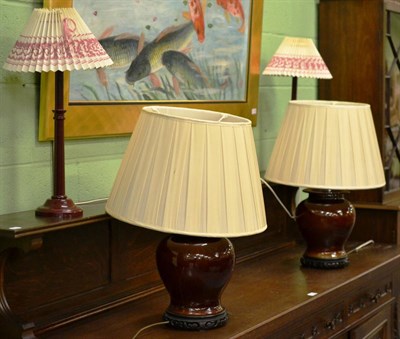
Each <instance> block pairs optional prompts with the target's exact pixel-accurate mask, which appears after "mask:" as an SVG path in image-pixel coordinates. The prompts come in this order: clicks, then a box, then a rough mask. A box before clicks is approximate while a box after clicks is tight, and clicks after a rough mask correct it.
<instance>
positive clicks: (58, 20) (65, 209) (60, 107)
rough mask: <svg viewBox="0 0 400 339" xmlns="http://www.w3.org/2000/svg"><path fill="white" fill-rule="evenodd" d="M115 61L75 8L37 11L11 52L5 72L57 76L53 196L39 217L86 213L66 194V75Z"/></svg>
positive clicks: (69, 215)
mask: <svg viewBox="0 0 400 339" xmlns="http://www.w3.org/2000/svg"><path fill="white" fill-rule="evenodd" d="M111 64H112V60H111V59H110V57H109V56H108V54H107V53H106V52H105V50H104V49H103V47H102V46H101V45H100V43H99V42H98V41H97V40H96V38H95V37H94V35H93V34H92V33H91V32H90V30H89V28H88V27H87V26H86V24H85V23H84V22H83V20H82V18H81V17H80V16H79V14H78V12H77V11H76V10H75V9H74V8H55V9H46V8H37V9H34V10H33V13H32V15H31V17H30V19H29V21H28V23H27V25H26V27H25V28H24V30H23V32H22V34H21V35H20V37H19V39H18V40H17V42H16V43H15V46H14V48H13V49H12V50H11V53H10V54H9V56H8V58H7V60H6V62H5V64H4V68H5V69H6V70H9V71H14V72H50V71H51V72H55V109H54V111H53V112H54V152H53V157H54V158H53V195H52V197H51V198H50V199H48V200H47V201H46V202H45V204H44V205H43V206H41V207H39V208H38V209H37V210H36V215H38V216H46V217H61V218H72V217H78V216H81V215H82V210H81V209H80V208H79V207H77V206H76V205H75V204H74V202H73V201H72V200H71V199H69V198H67V196H66V194H65V168H64V167H65V164H64V119H65V110H64V77H63V72H64V71H72V70H85V69H92V68H99V67H105V66H108V65H111Z"/></svg>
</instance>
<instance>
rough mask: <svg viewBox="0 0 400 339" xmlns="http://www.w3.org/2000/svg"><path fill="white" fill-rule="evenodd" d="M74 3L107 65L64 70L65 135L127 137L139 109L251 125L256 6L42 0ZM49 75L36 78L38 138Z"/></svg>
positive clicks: (44, 125) (49, 106)
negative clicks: (229, 118) (213, 114)
mask: <svg viewBox="0 0 400 339" xmlns="http://www.w3.org/2000/svg"><path fill="white" fill-rule="evenodd" d="M44 6H45V7H52V8H56V7H72V6H74V7H75V8H76V9H77V11H78V12H79V14H80V15H81V16H82V18H83V20H84V21H85V22H86V24H87V25H88V27H89V28H90V30H91V31H92V32H93V33H94V34H95V36H96V37H97V39H98V40H99V41H100V43H101V44H102V46H103V47H104V49H105V50H106V51H107V53H108V54H109V55H110V57H111V59H112V60H113V61H114V64H113V65H112V66H110V67H107V68H104V69H94V70H85V71H72V72H65V76H64V81H65V86H64V88H65V92H66V93H65V95H64V97H65V103H64V104H65V107H66V110H67V113H66V120H65V137H67V138H87V137H104V136H116V135H125V134H130V133H131V132H132V131H133V128H134V126H135V123H136V121H137V118H138V116H139V114H140V111H141V108H142V107H143V106H147V105H169V106H185V107H190V108H199V109H206V110H215V111H221V112H226V113H231V114H235V115H240V116H243V117H246V118H248V119H250V120H251V121H252V122H253V124H255V123H256V116H257V105H258V83H259V73H260V67H259V66H260V44H261V28H262V6H263V1H258V0H233V1H232V0H168V1H165V0H115V1H112V2H110V1H106V0H75V1H72V0H45V1H44ZM53 84H54V73H52V72H49V73H42V75H41V93H40V115H39V140H42V141H43V140H51V139H52V138H53V134H54V126H53V124H54V123H53V112H52V110H53V107H54V85H53Z"/></svg>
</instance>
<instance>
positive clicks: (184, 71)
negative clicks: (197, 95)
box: [162, 51, 208, 92]
mask: <svg viewBox="0 0 400 339" xmlns="http://www.w3.org/2000/svg"><path fill="white" fill-rule="evenodd" d="M162 63H163V65H164V66H165V67H166V68H167V69H168V71H169V72H170V73H171V74H172V75H173V76H174V77H175V78H176V79H177V80H178V82H180V83H185V84H186V85H188V87H192V88H205V87H208V80H207V78H206V76H205V75H204V74H203V72H202V71H201V69H200V67H199V66H197V65H196V64H195V63H194V62H193V61H192V59H190V58H189V57H188V56H187V55H185V54H183V53H181V52H177V51H166V52H164V54H163V55H162ZM174 87H175V91H176V92H179V89H178V88H179V87H178V84H177V83H174Z"/></svg>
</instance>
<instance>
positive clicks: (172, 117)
mask: <svg viewBox="0 0 400 339" xmlns="http://www.w3.org/2000/svg"><path fill="white" fill-rule="evenodd" d="M106 211H107V212H108V213H109V214H110V215H111V216H112V217H114V218H116V219H119V220H122V221H124V222H127V223H129V224H133V225H137V226H141V227H145V228H149V229H152V230H156V231H160V232H166V233H172V234H173V235H172V236H169V237H167V238H166V239H165V240H164V241H162V242H161V244H160V245H159V247H158V249H157V266H158V269H159V272H160V276H161V278H162V280H163V282H164V284H165V286H166V288H167V290H168V292H169V293H170V296H171V302H170V305H169V307H168V309H167V311H166V312H165V315H164V317H165V319H167V320H168V321H169V322H170V324H171V325H172V326H175V327H180V328H185V329H207V328H212V327H218V326H221V325H223V324H225V322H226V321H227V313H226V311H225V309H224V308H223V307H222V306H221V304H220V297H221V293H222V290H223V289H224V287H225V285H226V284H227V282H228V280H229V279H230V276H231V274H232V270H233V264H234V261H235V259H234V250H233V247H232V244H231V243H230V242H229V240H227V239H225V238H223V237H241V236H246V235H252V234H256V233H260V232H263V231H264V230H265V229H266V227H267V224H266V217H265V207H264V201H263V196H262V189H261V183H260V175H259V168H258V162H257V156H256V151H255V145H254V137H253V132H252V127H251V122H250V121H249V120H247V119H244V118H241V117H237V116H233V115H229V114H225V113H219V112H212V111H204V110H196V109H186V108H176V107H157V106H149V107H145V108H144V109H143V110H142V112H141V114H140V118H139V121H138V123H137V125H136V127H135V130H134V132H133V134H132V137H131V140H130V142H129V145H128V148H127V151H126V153H125V156H124V158H123V160H122V164H121V167H120V170H119V172H118V174H117V177H116V180H115V183H114V186H113V189H112V192H111V195H110V197H109V199H108V202H107V204H106ZM182 251H185V252H182ZM187 251H188V252H187ZM177 263H178V264H177Z"/></svg>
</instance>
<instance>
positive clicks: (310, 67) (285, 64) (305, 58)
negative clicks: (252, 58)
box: [262, 37, 332, 79]
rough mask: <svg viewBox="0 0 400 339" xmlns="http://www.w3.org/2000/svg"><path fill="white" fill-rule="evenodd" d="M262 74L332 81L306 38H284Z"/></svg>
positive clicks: (310, 41) (322, 62)
mask: <svg viewBox="0 0 400 339" xmlns="http://www.w3.org/2000/svg"><path fill="white" fill-rule="evenodd" d="M262 74H264V75H281V76H291V77H302V78H316V79H332V74H331V73H330V72H329V69H328V67H327V66H326V64H325V62H324V60H323V59H322V57H321V55H320V54H319V52H318V50H317V48H316V47H315V45H314V42H313V41H312V40H311V39H307V38H293V37H285V38H284V39H283V41H282V43H281V45H280V46H279V48H278V49H277V51H276V52H275V54H274V55H273V57H272V59H271V61H270V62H269V63H268V65H267V67H266V68H265V69H264V71H263V73H262Z"/></svg>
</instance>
